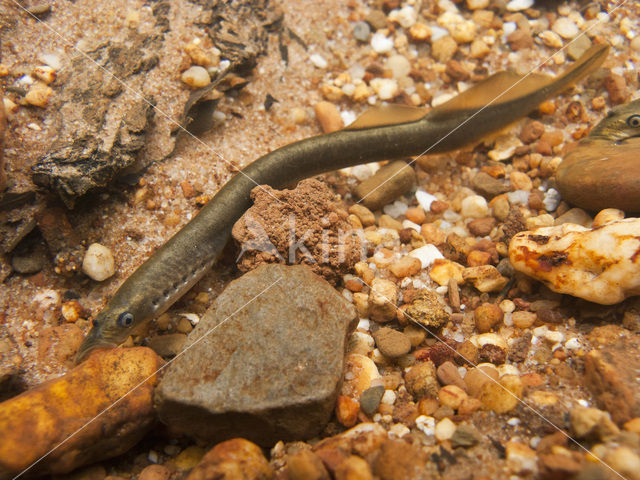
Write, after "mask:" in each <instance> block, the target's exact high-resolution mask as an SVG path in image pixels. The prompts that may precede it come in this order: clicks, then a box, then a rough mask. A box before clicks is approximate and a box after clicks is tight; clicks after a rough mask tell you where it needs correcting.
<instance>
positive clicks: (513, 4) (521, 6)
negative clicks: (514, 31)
mask: <svg viewBox="0 0 640 480" xmlns="http://www.w3.org/2000/svg"><path fill="white" fill-rule="evenodd" d="M533 2H534V0H511V1H510V2H509V3H507V10H509V11H510V12H518V11H520V10H526V9H527V8H531V7H532V6H533Z"/></svg>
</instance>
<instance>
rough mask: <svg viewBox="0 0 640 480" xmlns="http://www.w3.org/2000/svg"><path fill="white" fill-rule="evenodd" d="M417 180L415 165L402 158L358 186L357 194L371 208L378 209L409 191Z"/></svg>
mask: <svg viewBox="0 0 640 480" xmlns="http://www.w3.org/2000/svg"><path fill="white" fill-rule="evenodd" d="M415 181H416V173H415V172H414V170H413V167H411V166H410V165H408V164H407V163H406V162H403V161H402V160H398V161H395V162H390V163H388V164H387V165H385V166H384V167H382V168H381V169H380V170H378V171H377V172H376V173H375V174H374V175H373V176H371V177H369V178H367V179H366V180H365V181H363V182H362V183H360V184H359V185H358V186H357V187H356V195H357V197H358V198H359V199H360V200H361V201H362V204H363V205H364V206H365V207H367V208H368V209H370V210H372V211H373V210H378V209H380V208H382V207H383V206H384V205H386V204H387V203H391V202H393V201H394V200H395V199H397V198H398V197H399V196H400V195H404V194H405V193H407V192H408V191H409V190H410V189H411V187H413V185H414V183H415Z"/></svg>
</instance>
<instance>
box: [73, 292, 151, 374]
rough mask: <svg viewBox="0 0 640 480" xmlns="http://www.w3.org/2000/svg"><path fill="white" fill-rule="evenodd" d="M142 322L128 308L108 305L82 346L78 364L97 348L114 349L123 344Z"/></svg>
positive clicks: (77, 357) (79, 351) (77, 358)
mask: <svg viewBox="0 0 640 480" xmlns="http://www.w3.org/2000/svg"><path fill="white" fill-rule="evenodd" d="M138 320H139V321H138ZM141 320H142V319H141V318H138V319H136V312H134V311H131V310H130V309H128V308H126V307H120V308H118V307H115V306H112V305H111V304H109V305H107V307H106V308H105V309H104V310H102V311H101V312H100V313H99V314H98V316H97V318H96V319H95V320H94V321H93V328H92V329H91V331H90V332H89V334H88V335H87V336H86V337H85V339H84V341H83V342H82V345H80V348H79V350H78V353H77V354H76V363H80V362H82V361H83V360H84V359H85V358H87V355H88V354H89V353H90V352H91V351H93V350H95V349H96V348H106V347H110V348H113V347H116V346H117V345H119V344H121V343H122V342H124V341H125V340H126V339H127V337H129V335H132V334H133V333H134V330H135V328H136V327H138V326H139V325H140V323H141Z"/></svg>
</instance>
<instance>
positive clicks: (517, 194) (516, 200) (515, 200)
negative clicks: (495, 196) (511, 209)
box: [507, 190, 529, 205]
mask: <svg viewBox="0 0 640 480" xmlns="http://www.w3.org/2000/svg"><path fill="white" fill-rule="evenodd" d="M507 198H508V199H509V203H511V204H520V205H527V204H528V203H529V192H527V191H525V190H515V191H513V192H508V193H507Z"/></svg>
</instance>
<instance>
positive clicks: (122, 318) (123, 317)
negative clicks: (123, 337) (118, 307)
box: [118, 312, 133, 327]
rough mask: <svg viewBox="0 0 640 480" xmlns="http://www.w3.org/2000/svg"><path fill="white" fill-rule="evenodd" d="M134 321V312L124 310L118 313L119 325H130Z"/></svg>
mask: <svg viewBox="0 0 640 480" xmlns="http://www.w3.org/2000/svg"><path fill="white" fill-rule="evenodd" d="M132 323H133V313H130V312H122V313H121V314H120V315H118V325H119V326H121V327H130V326H131V324H132Z"/></svg>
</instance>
